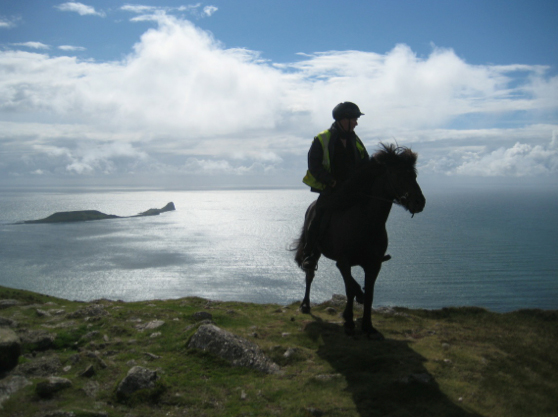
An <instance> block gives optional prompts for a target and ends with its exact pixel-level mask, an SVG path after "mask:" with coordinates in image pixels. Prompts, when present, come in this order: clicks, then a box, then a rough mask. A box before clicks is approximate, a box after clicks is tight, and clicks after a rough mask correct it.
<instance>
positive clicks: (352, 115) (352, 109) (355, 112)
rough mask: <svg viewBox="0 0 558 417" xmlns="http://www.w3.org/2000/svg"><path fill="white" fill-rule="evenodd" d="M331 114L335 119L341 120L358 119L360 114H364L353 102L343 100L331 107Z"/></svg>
mask: <svg viewBox="0 0 558 417" xmlns="http://www.w3.org/2000/svg"><path fill="white" fill-rule="evenodd" d="M332 115H333V118H334V119H335V120H342V119H358V118H359V117H360V116H364V113H361V112H360V109H359V108H358V106H357V105H356V104H355V103H351V102H350V101H345V102H344V103H339V104H338V105H337V106H335V107H334V108H333V112H332Z"/></svg>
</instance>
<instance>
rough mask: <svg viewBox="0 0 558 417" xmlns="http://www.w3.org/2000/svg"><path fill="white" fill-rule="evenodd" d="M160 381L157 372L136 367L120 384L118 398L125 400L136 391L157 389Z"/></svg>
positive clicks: (117, 392)
mask: <svg viewBox="0 0 558 417" xmlns="http://www.w3.org/2000/svg"><path fill="white" fill-rule="evenodd" d="M158 379H159V376H158V375H157V371H152V370H151V369H147V368H143V367H141V366H134V367H133V368H132V369H130V370H129V371H128V374H127V375H126V377H125V378H124V379H123V380H122V381H120V384H118V387H117V388H116V396H117V398H118V399H119V400H125V399H127V398H128V397H130V396H131V395H132V394H133V393H135V392H136V391H139V390H143V389H152V388H155V383H156V382H157V380H158Z"/></svg>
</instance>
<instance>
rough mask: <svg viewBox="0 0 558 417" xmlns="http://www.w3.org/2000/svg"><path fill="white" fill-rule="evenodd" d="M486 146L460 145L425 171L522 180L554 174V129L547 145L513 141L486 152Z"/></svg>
mask: <svg viewBox="0 0 558 417" xmlns="http://www.w3.org/2000/svg"><path fill="white" fill-rule="evenodd" d="M488 148H489V147H488V146H486V145H476V146H461V147H458V148H455V149H453V150H451V151H449V152H448V153H447V154H446V155H445V156H443V157H442V158H439V159H431V160H430V161H428V162H427V163H426V165H425V168H426V170H427V171H430V172H438V173H444V174H449V175H466V176H481V177H525V176H533V175H545V176H546V175H556V174H558V128H555V130H553V131H552V139H551V141H550V143H548V142H547V143H545V144H529V143H525V142H520V141H517V142H515V143H514V144H513V146H511V147H504V146H502V147H499V148H497V149H495V150H492V151H491V150H489V149H488Z"/></svg>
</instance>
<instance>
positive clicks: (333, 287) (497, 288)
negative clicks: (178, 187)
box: [0, 187, 558, 312]
mask: <svg viewBox="0 0 558 417" xmlns="http://www.w3.org/2000/svg"><path fill="white" fill-rule="evenodd" d="M425 195H426V198H427V203H426V207H425V210H424V212H422V213H420V214H417V215H415V216H414V217H411V215H410V214H409V213H408V212H406V211H405V210H404V209H403V208H401V207H398V206H394V207H393V209H392V212H391V215H390V218H389V220H388V223H387V228H388V234H389V242H390V243H389V248H388V253H389V254H390V255H391V256H392V259H391V260H390V261H389V262H386V263H384V264H383V267H382V270H381V272H380V275H379V278H378V281H377V283H376V287H375V295H374V297H375V298H374V307H375V308H377V307H383V306H400V307H408V308H424V309H439V308H443V307H458V306H477V307H482V308H486V309H488V310H491V311H495V312H509V311H514V310H518V309H547V310H557V309H558V246H557V241H558V239H557V236H558V189H557V190H551V191H549V190H548V189H545V190H538V189H529V188H527V189H526V188H521V189H518V190H515V191H514V190H510V189H505V190H499V189H484V190H483V189H481V190H479V189H475V188H470V189H467V188H463V189H452V188H451V187H450V188H447V187H446V188H443V189H436V188H433V189H430V190H428V192H425ZM315 197H316V195H315V194H313V193H310V192H309V191H308V190H307V189H243V190H234V189H226V190H190V191H157V190H155V191H154V190H148V191H146V190H119V189H88V190H86V191H75V190H72V191H65V190H58V191H50V192H44V191H43V190H35V191H33V190H17V189H11V190H3V191H2V193H1V198H0V285H2V286H5V287H9V288H15V289H24V290H30V291H34V292H38V293H42V294H47V295H51V296H55V297H60V298H64V299H69V300H81V301H91V300H96V299H110V300H124V301H140V300H153V299H176V298H182V297H191V296H197V297H203V298H207V299H212V300H222V301H242V302H253V303H275V304H280V305H287V304H290V303H293V302H296V301H300V300H301V299H302V297H303V295H304V288H305V283H304V273H303V272H302V271H301V270H300V269H299V268H298V267H297V266H296V264H295V262H294V260H293V252H292V251H290V250H289V249H290V247H291V246H292V243H293V241H294V240H295V239H296V238H297V237H298V235H299V233H300V228H301V226H302V222H303V217H304V212H305V210H306V208H307V206H308V205H309V204H310V203H311V202H312V201H313V200H314V199H315ZM169 202H173V203H174V204H175V206H176V211H171V212H166V213H162V214H160V215H158V216H149V217H135V218H119V219H110V220H99V221H88V222H78V223H58V224H20V222H22V221H25V220H36V219H41V218H45V217H47V216H49V215H51V214H53V213H55V212H60V211H74V210H99V211H101V212H103V213H106V214H115V215H118V216H132V215H135V214H138V213H140V212H143V211H146V210H148V209H150V208H162V207H164V206H165V205H166V204H167V203H169ZM353 275H354V276H355V279H356V280H357V281H358V282H360V283H361V285H363V280H364V275H363V272H362V270H361V269H360V268H358V267H355V268H353ZM333 294H344V286H343V281H342V279H341V275H340V274H339V272H338V270H337V268H336V267H335V263H334V262H332V261H330V260H328V259H324V258H322V259H321V260H320V263H319V269H318V272H317V274H316V278H315V280H314V284H313V286H312V293H311V301H312V302H315V303H320V302H323V301H325V300H328V299H330V298H331V297H332V295H333Z"/></svg>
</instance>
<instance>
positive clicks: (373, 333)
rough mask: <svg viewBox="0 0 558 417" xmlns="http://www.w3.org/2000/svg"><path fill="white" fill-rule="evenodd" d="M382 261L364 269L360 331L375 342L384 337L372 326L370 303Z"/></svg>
mask: <svg viewBox="0 0 558 417" xmlns="http://www.w3.org/2000/svg"><path fill="white" fill-rule="evenodd" d="M381 267H382V261H380V262H377V263H374V264H373V265H370V266H366V267H365V268H364V312H363V313H362V331H363V332H364V333H366V334H367V335H368V337H370V338H373V339H375V340H384V336H383V335H382V334H381V333H380V332H379V331H378V330H377V329H376V328H375V327H374V326H372V302H373V301H374V285H375V284H376V279H377V278H378V274H379V273H380V269H381Z"/></svg>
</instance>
